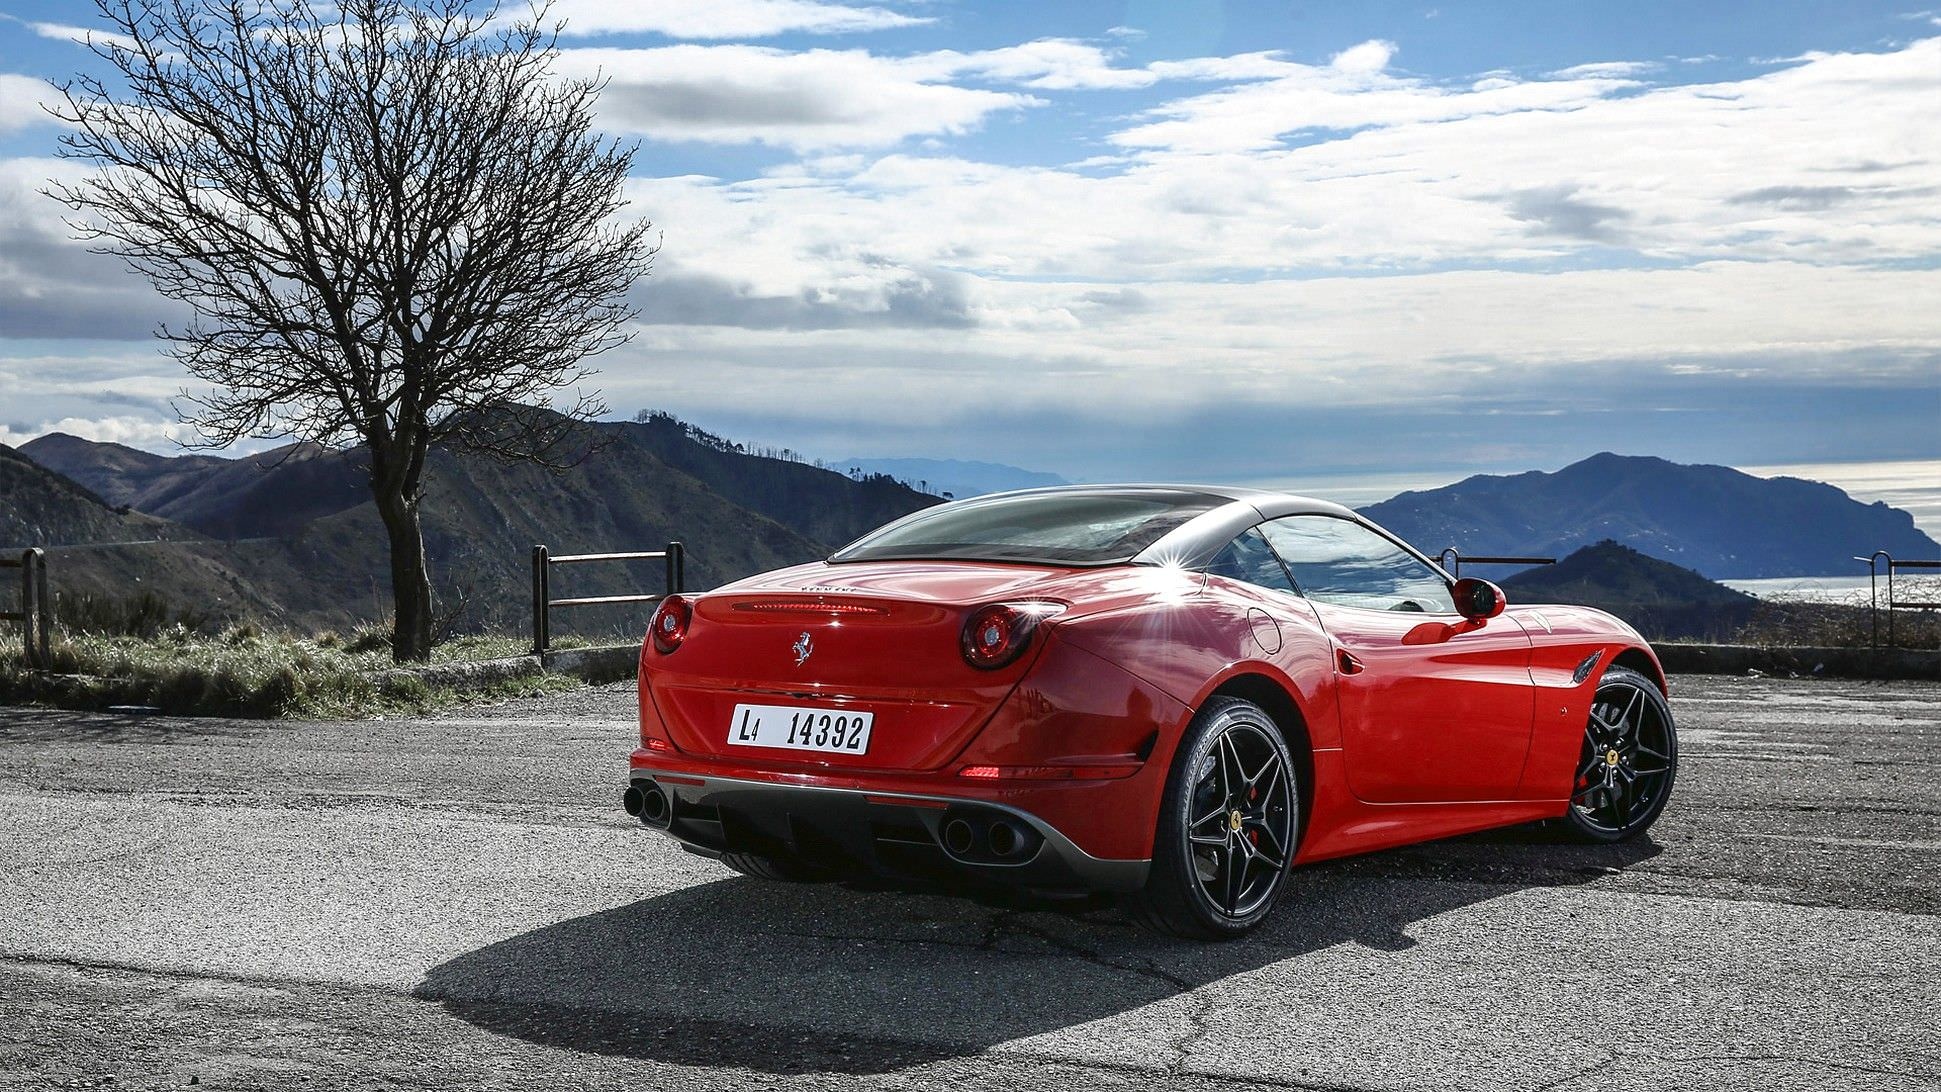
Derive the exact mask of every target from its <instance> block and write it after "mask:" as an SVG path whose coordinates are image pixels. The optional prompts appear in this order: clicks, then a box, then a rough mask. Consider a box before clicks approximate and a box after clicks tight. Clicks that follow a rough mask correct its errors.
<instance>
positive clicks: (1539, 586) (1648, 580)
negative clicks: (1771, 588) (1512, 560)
mask: <svg viewBox="0 0 1941 1092" xmlns="http://www.w3.org/2000/svg"><path fill="white" fill-rule="evenodd" d="M1502 585H1503V591H1504V594H1505V596H1506V597H1507V598H1508V599H1509V601H1510V602H1512V603H1576V604H1579V605H1582V606H1587V607H1597V608H1598V609H1600V610H1606V611H1609V612H1611V613H1612V614H1615V615H1617V616H1618V617H1619V618H1622V619H1624V620H1625V621H1627V622H1629V623H1631V625H1632V626H1634V627H1636V628H1637V629H1638V631H1639V632H1641V633H1643V634H1645V635H1646V636H1648V637H1720V636H1725V635H1728V634H1731V633H1733V632H1734V631H1736V630H1738V629H1739V628H1740V627H1741V626H1743V625H1745V623H1746V622H1747V621H1748V620H1750V619H1751V617H1752V612H1753V609H1754V608H1755V607H1756V606H1757V605H1758V603H1759V601H1758V600H1757V599H1754V598H1753V597H1752V596H1750V595H1746V594H1745V593H1744V592H1738V591H1734V590H1732V589H1731V588H1728V587H1726V586H1725V585H1723V584H1719V583H1716V582H1714V581H1711V580H1707V579H1705V578H1704V577H1703V576H1700V575H1699V574H1698V573H1695V572H1693V571H1692V570H1690V569H1687V568H1684V567H1682V566H1679V565H1673V564H1672V563H1670V562H1668V561H1660V560H1658V559H1657V558H1655V557H1648V556H1646V555H1644V554H1641V553H1639V552H1638V551H1636V550H1633V549H1631V548H1630V547H1628V546H1622V545H1619V544H1618V543H1616V542H1612V541H1610V540H1609V539H1606V540H1605V541H1603V542H1599V543H1597V544H1596V545H1593V546H1586V547H1584V548H1583V549H1581V550H1578V551H1577V552H1575V553H1573V554H1571V555H1570V556H1569V557H1566V558H1564V559H1563V560H1561V561H1559V562H1557V563H1556V564H1555V565H1543V566H1539V567H1537V568H1533V569H1525V570H1523V571H1522V572H1520V573H1517V574H1516V575H1514V576H1511V577H1508V578H1506V579H1504V580H1503V582H1502Z"/></svg>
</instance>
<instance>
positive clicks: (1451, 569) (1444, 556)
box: [1436, 546, 1462, 577]
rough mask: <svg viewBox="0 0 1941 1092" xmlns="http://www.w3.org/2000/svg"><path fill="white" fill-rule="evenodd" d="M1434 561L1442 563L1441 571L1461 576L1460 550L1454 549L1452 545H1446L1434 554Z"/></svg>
mask: <svg viewBox="0 0 1941 1092" xmlns="http://www.w3.org/2000/svg"><path fill="white" fill-rule="evenodd" d="M1436 561H1437V562H1438V563H1440V564H1441V565H1442V569H1443V571H1444V572H1446V573H1448V574H1449V575H1450V576H1454V577H1461V576H1462V551H1461V550H1458V549H1456V548H1455V547H1454V546H1450V547H1447V548H1445V549H1444V550H1443V551H1442V552H1441V553H1440V554H1437V555H1436Z"/></svg>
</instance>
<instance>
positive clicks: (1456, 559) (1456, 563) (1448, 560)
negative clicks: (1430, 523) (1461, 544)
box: [1436, 546, 1557, 577]
mask: <svg viewBox="0 0 1941 1092" xmlns="http://www.w3.org/2000/svg"><path fill="white" fill-rule="evenodd" d="M1436 560H1437V561H1438V562H1440V563H1441V565H1442V568H1443V571H1444V572H1447V573H1448V574H1449V575H1450V576H1455V577H1460V576H1461V575H1462V563H1463V562H1465V561H1467V562H1469V563H1470V564H1471V565H1555V564H1556V563H1557V559H1556V558H1554V557H1482V556H1477V557H1464V556H1463V555H1462V551H1461V550H1458V549H1456V548H1455V547H1454V546H1450V547H1448V548H1446V549H1444V550H1443V551H1442V552H1441V553H1440V554H1437V555H1436Z"/></svg>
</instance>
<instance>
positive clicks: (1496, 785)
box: [1261, 515, 1536, 803]
mask: <svg viewBox="0 0 1941 1092" xmlns="http://www.w3.org/2000/svg"><path fill="white" fill-rule="evenodd" d="M1261 532H1262V533H1263V534H1264V535H1265V537H1266V539H1267V541H1268V542H1269V543H1270V544H1271V545H1272V546H1273V547H1274V551H1275V553H1277V554H1278V555H1279V556H1280V559H1281V561H1282V562H1283V563H1285V564H1286V566H1287V569H1288V572H1289V573H1290V574H1291V575H1292V577H1293V579H1294V583H1295V586H1296V587H1297V588H1298V589H1299V591H1300V592H1301V594H1302V595H1304V596H1306V597H1307V599H1308V600H1309V601H1310V602H1311V603H1312V604H1313V605H1314V610H1315V614H1316V615H1317V616H1318V617H1319V618H1320V622H1321V626H1322V628H1324V629H1325V630H1327V632H1328V636H1329V637H1330V638H1331V639H1332V641H1333V642H1334V645H1335V672H1336V676H1335V677H1336V689H1337V695H1338V701H1337V707H1338V708H1339V710H1340V717H1341V741H1342V750H1343V752H1344V758H1345V761H1346V765H1347V769H1348V783H1349V786H1350V788H1352V789H1353V790H1354V793H1355V795H1356V796H1357V797H1360V798H1361V799H1363V800H1367V801H1371V802H1377V803H1415V802H1428V801H1474V800H1507V799H1510V798H1512V797H1513V796H1514V795H1515V792H1516V786H1517V781H1518V779H1519V778H1520V777H1521V775H1522V772H1523V760H1524V758H1525V756H1526V755H1527V754H1528V752H1529V749H1530V733H1531V729H1532V725H1533V721H1534V718H1535V701H1536V695H1535V688H1534V687H1533V686H1532V685H1531V682H1530V638H1529V637H1528V636H1527V635H1526V634H1525V633H1524V632H1523V629H1522V627H1520V626H1518V625H1517V624H1516V623H1515V622H1513V621H1511V620H1510V619H1509V618H1506V617H1498V618H1494V619H1490V620H1488V621H1469V620H1465V619H1464V618H1462V617H1461V616H1460V615H1458V614H1457V613H1456V610H1455V604H1454V601H1453V600H1452V599H1451V598H1450V594H1449V584H1448V581H1447V579H1446V578H1445V577H1444V576H1443V574H1442V573H1441V571H1440V570H1438V569H1436V568H1435V567H1433V566H1431V565H1430V564H1429V563H1428V562H1426V561H1423V560H1422V559H1421V558H1420V557H1417V556H1416V555H1415V554H1414V553H1412V552H1410V551H1409V550H1407V549H1406V548H1404V547H1403V546H1401V545H1400V544H1399V543H1397V542H1395V541H1394V540H1393V539H1390V538H1388V537H1387V536H1386V535H1384V534H1382V533H1380V532H1378V531H1376V530H1374V529H1373V528H1371V527H1368V526H1366V525H1365V524H1362V523H1358V522H1356V521H1354V520H1351V519H1344V518H1341V517H1338V516H1328V515H1295V516H1285V517H1282V518H1280V519H1277V520H1271V521H1269V522H1267V523H1265V524H1263V525H1261Z"/></svg>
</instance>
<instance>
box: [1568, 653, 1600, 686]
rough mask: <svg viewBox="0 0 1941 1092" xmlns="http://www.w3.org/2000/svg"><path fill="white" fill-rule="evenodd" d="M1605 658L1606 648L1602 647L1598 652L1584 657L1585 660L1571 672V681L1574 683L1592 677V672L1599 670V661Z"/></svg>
mask: <svg viewBox="0 0 1941 1092" xmlns="http://www.w3.org/2000/svg"><path fill="white" fill-rule="evenodd" d="M1603 658H1604V650H1603V649H1601V648H1600V649H1598V650H1597V651H1596V652H1593V653H1591V654H1590V655H1588V656H1586V657H1584V662H1583V663H1581V664H1578V665H1577V670H1575V671H1573V672H1571V673H1570V681H1571V682H1573V683H1581V682H1583V681H1584V680H1585V679H1588V678H1590V677H1591V672H1593V671H1595V670H1597V661H1599V660H1601V659H1603Z"/></svg>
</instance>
